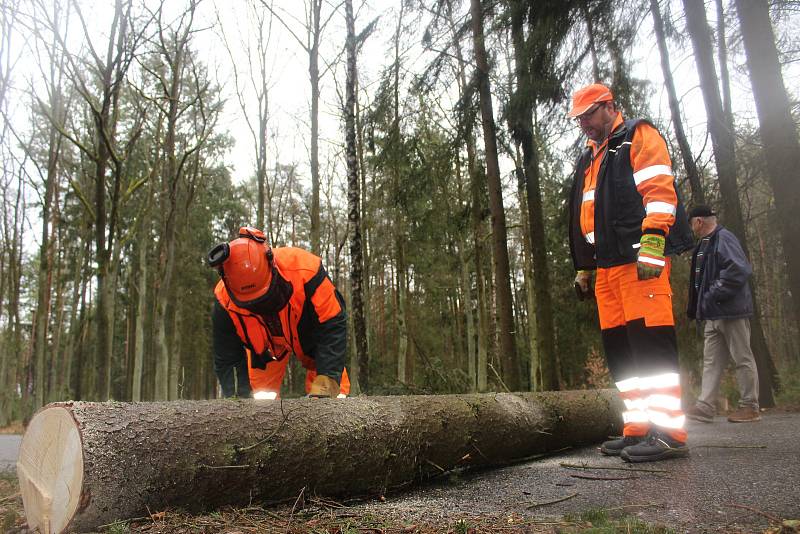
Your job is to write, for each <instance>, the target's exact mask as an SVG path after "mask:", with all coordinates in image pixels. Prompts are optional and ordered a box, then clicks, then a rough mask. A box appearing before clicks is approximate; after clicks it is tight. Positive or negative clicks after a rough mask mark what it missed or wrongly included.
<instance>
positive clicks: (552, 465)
mask: <svg viewBox="0 0 800 534" xmlns="http://www.w3.org/2000/svg"><path fill="white" fill-rule="evenodd" d="M688 430H689V442H688V443H689V446H690V447H691V456H690V457H689V458H686V459H673V460H667V461H662V462H655V463H642V464H634V465H631V464H626V463H625V462H623V461H622V460H621V459H619V458H613V457H606V456H602V455H600V454H599V451H598V448H597V446H596V445H595V446H590V447H582V448H577V449H572V450H568V451H565V452H564V453H563V454H561V455H557V456H552V457H548V458H546V459H542V460H538V461H533V462H528V463H524V464H518V465H514V466H510V467H505V468H501V469H495V470H487V471H484V472H481V473H474V474H462V475H460V476H458V477H453V476H451V477H449V479H448V480H446V481H442V482H437V483H434V484H429V485H427V486H425V487H422V488H419V489H417V490H415V491H412V492H408V493H405V494H402V495H399V496H394V497H390V498H388V499H387V501H386V502H385V503H375V502H373V503H366V504H362V505H360V506H359V507H364V508H367V509H369V510H370V511H371V512H373V513H376V514H381V513H383V514H391V515H394V514H395V513H396V514H398V515H402V516H406V517H408V516H417V517H419V516H424V517H426V518H428V519H433V520H436V519H437V518H441V520H442V521H443V522H444V521H448V522H449V521H454V520H456V519H460V518H468V517H471V516H472V517H474V516H480V515H482V514H491V515H496V516H508V515H510V514H518V515H521V516H523V517H525V518H536V519H539V518H541V519H542V520H543V521H546V520H548V519H549V520H558V519H562V518H563V517H564V516H566V515H572V516H578V515H580V514H581V513H582V512H586V511H590V510H598V509H605V510H608V511H609V512H610V513H611V514H612V515H613V514H617V513H622V512H624V513H627V514H629V515H632V516H635V517H639V518H640V519H642V520H644V521H647V522H648V523H651V524H657V525H664V526H667V527H670V528H673V529H675V530H676V531H678V532H763V531H764V529H766V528H767V527H769V526H775V524H776V523H775V522H771V520H770V519H768V517H767V516H770V517H773V518H775V519H781V520H783V519H800V414H798V413H769V412H767V413H765V414H763V417H762V420H761V421H760V422H756V423H739V424H734V423H728V422H727V420H726V419H725V418H723V417H717V418H716V420H715V422H714V423H711V424H708V423H697V422H693V421H690V422H689V424H688ZM762 447H763V448H762ZM562 464H573V465H578V466H582V465H583V466H586V467H587V468H586V469H572V468H566V467H564V466H563V465H562ZM589 467H596V468H594V469H591V468H589ZM601 468H623V470H610V469H601ZM636 468H639V469H653V470H663V471H664V472H661V473H659V472H656V473H650V472H645V471H634V470H633V469H636ZM578 476H580V477H592V478H591V479H588V478H576V477H578ZM604 478H616V479H623V480H602V479H604ZM559 499H565V500H562V501H561V502H553V501H557V500H559ZM547 503H551V504H547Z"/></svg>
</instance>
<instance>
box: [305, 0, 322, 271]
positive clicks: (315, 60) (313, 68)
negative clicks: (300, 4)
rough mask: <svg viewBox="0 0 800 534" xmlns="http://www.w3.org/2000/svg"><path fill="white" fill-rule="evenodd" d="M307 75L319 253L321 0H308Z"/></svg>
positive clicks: (314, 247)
mask: <svg viewBox="0 0 800 534" xmlns="http://www.w3.org/2000/svg"><path fill="white" fill-rule="evenodd" d="M309 7H310V8H311V9H310V11H311V21H310V22H311V24H310V26H309V36H308V37H309V40H310V41H311V42H310V43H309V47H308V75H309V79H310V80H311V252H313V253H314V254H317V255H321V251H320V234H321V232H322V228H321V226H322V225H321V223H320V215H319V187H320V185H319V184H320V179H319V80H320V73H319V43H320V36H321V35H322V30H321V27H320V16H321V11H322V0H310V6H309Z"/></svg>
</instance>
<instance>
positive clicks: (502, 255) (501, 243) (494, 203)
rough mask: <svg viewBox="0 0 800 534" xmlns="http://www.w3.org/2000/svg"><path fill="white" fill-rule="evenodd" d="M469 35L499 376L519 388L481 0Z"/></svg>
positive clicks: (472, 4) (476, 3)
mask: <svg viewBox="0 0 800 534" xmlns="http://www.w3.org/2000/svg"><path fill="white" fill-rule="evenodd" d="M470 7H471V13H472V35H473V41H474V48H473V51H474V55H475V63H476V67H477V77H478V90H479V94H480V107H481V119H482V120H481V122H482V124H483V142H484V145H485V150H486V175H487V182H488V187H489V210H490V211H491V214H492V247H493V251H494V268H495V291H496V295H497V315H498V338H499V340H500V354H499V356H500V362H501V365H502V379H503V381H504V382H505V385H506V387H508V389H510V390H512V391H514V390H517V389H519V375H520V370H519V362H518V361H517V350H516V347H515V342H514V313H513V309H512V302H511V282H510V276H511V273H510V268H509V262H508V244H507V239H508V235H507V232H506V214H505V209H504V207H503V188H502V183H501V181H500V165H499V162H498V160H497V134H496V127H495V123H494V111H493V110H492V89H491V84H490V82H489V61H488V57H487V54H486V46H485V44H484V34H483V8H482V6H481V0H471V1H470Z"/></svg>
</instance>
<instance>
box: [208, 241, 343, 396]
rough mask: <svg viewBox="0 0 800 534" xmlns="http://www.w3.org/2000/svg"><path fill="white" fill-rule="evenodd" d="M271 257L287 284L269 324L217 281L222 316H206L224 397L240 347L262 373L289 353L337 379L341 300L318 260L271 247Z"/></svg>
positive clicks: (340, 351)
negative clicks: (285, 297) (288, 289)
mask: <svg viewBox="0 0 800 534" xmlns="http://www.w3.org/2000/svg"><path fill="white" fill-rule="evenodd" d="M273 254H274V265H275V267H277V271H278V272H279V273H280V276H281V277H282V278H283V279H284V280H286V282H288V283H290V284H291V286H292V296H291V298H290V299H289V303H288V304H287V305H286V306H285V307H284V308H283V309H282V310H281V311H279V312H278V313H277V314H276V317H273V318H272V321H265V318H264V317H261V316H260V315H257V314H254V313H252V312H250V311H248V310H247V309H244V308H241V307H239V306H237V305H236V304H235V303H234V302H233V301H232V300H231V298H230V296H229V295H228V291H227V289H226V288H225V284H224V283H223V282H222V281H221V280H220V281H219V282H218V283H217V286H216V288H215V290H214V294H215V296H216V299H217V303H216V304H217V305H218V306H219V308H220V309H221V311H222V312H224V313H214V314H213V316H212V319H213V323H214V368H215V371H216V372H217V377H218V378H219V380H220V384H221V386H222V389H223V394H225V395H226V396H229V395H232V394H233V390H234V385H233V377H232V372H230V369H231V368H232V367H237V368H239V369H241V362H242V361H246V354H245V348H247V349H248V350H249V351H250V353H251V365H252V366H253V367H257V368H261V369H263V368H264V367H265V366H266V365H267V364H268V363H269V362H270V361H275V360H278V361H280V360H283V359H284V358H286V357H287V356H289V355H290V354H291V353H292V352H294V353H295V354H296V355H297V356H298V357H299V358H300V360H301V361H303V362H304V364H305V363H307V362H309V359H310V360H313V367H315V368H316V371H317V373H318V374H322V375H326V376H329V377H331V378H333V379H335V380H336V381H340V380H341V375H342V370H343V369H344V363H345V355H346V351H347V315H346V312H345V309H344V299H343V298H342V296H341V294H339V292H338V291H337V289H336V288H335V287H334V285H333V282H331V280H330V278H328V275H327V273H326V271H325V268H324V267H323V266H322V260H321V259H320V258H319V257H317V256H315V255H314V254H311V253H310V252H307V251H305V250H302V249H298V248H292V247H283V248H274V249H273ZM306 367H308V366H306ZM226 371H227V372H226ZM227 375H231V376H227ZM241 386H242V384H241V380H240V388H241ZM248 393H249V392H248ZM240 396H243V395H242V394H241V393H240Z"/></svg>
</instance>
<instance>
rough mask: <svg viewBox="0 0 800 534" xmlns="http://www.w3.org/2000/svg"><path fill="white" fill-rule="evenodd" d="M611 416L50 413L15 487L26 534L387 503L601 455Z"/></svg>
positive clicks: (443, 404)
mask: <svg viewBox="0 0 800 534" xmlns="http://www.w3.org/2000/svg"><path fill="white" fill-rule="evenodd" d="M620 409H621V405H620V403H619V401H618V400H617V399H616V397H615V396H613V393H612V392H611V391H610V390H601V391H585V390H584V391H570V392H563V393H523V394H516V395H515V394H507V393H500V394H482V395H442V396H405V397H399V396H398V397H372V398H370V397H361V398H351V399H348V400H338V399H306V398H302V399H294V400H284V401H282V402H275V401H254V400H219V401H195V402H192V401H177V402H169V403H81V402H77V403H59V404H50V405H48V406H47V407H45V408H44V409H42V410H40V411H39V412H38V413H37V414H36V415H35V416H34V418H33V419H32V420H31V422H30V425H29V426H28V429H27V431H26V433H25V436H24V437H23V440H22V445H21V448H20V460H19V462H18V463H17V473H18V476H19V481H20V490H21V493H22V498H23V502H24V505H25V513H26V516H27V519H28V526H29V527H30V528H32V529H36V528H39V530H40V531H41V532H52V533H60V532H66V531H67V530H76V531H86V530H90V529H95V528H97V527H98V526H99V525H102V524H107V523H110V522H112V521H115V520H118V519H126V518H131V517H136V516H140V515H143V514H146V513H147V510H148V509H149V510H151V511H155V510H163V509H164V508H166V507H180V508H184V509H187V510H190V511H200V510H209V509H214V508H218V507H221V506H225V505H247V504H248V503H250V502H276V501H283V500H289V499H295V498H297V495H298V494H300V493H301V492H306V493H309V494H315V495H319V496H330V497H336V496H363V495H375V494H378V495H384V494H385V493H386V492H387V491H389V490H394V489H399V488H403V487H407V486H409V485H411V484H413V483H415V482H417V481H419V480H424V479H428V478H432V477H435V476H438V475H440V474H441V473H443V472H447V471H449V470H452V469H454V468H456V467H460V468H463V467H467V468H470V467H486V466H496V465H504V464H508V463H511V462H514V461H520V460H524V459H525V458H526V457H529V456H531V455H533V454H537V453H542V452H546V451H551V450H555V449H558V448H562V447H565V446H570V445H575V444H578V443H592V442H597V441H600V440H602V439H603V438H604V437H605V436H607V435H609V434H611V433H616V432H619V431H620V428H621V421H620V418H619V413H620ZM321 420H322V421H325V422H326V423H325V425H319V421H321ZM220 488H225V491H220Z"/></svg>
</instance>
